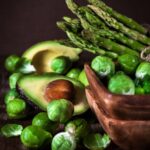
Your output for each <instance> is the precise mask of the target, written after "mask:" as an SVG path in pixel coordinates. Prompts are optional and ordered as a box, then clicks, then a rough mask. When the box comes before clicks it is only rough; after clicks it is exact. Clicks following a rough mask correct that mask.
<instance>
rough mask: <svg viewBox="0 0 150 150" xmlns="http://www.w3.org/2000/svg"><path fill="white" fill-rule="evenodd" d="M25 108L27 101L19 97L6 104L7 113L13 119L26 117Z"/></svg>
mask: <svg viewBox="0 0 150 150" xmlns="http://www.w3.org/2000/svg"><path fill="white" fill-rule="evenodd" d="M25 109H26V103H25V101H23V100H22V99H19V98H15V99H14V100H12V101H10V102H9V103H8V104H7V105H6V111H7V114H8V116H9V117H10V118H12V119H19V118H23V117H25V113H24V112H25Z"/></svg>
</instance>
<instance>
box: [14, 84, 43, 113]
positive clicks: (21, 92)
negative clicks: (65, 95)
mask: <svg viewBox="0 0 150 150" xmlns="http://www.w3.org/2000/svg"><path fill="white" fill-rule="evenodd" d="M16 90H17V92H18V94H19V97H20V98H21V99H23V100H25V101H26V102H27V104H28V107H30V110H31V109H32V108H34V111H35V112H36V113H38V112H41V111H42V109H40V108H39V107H38V106H37V105H35V104H34V103H33V102H32V101H31V100H30V99H29V98H28V97H27V96H26V95H25V94H24V92H23V91H22V90H21V89H20V88H19V86H18V85H16Z"/></svg>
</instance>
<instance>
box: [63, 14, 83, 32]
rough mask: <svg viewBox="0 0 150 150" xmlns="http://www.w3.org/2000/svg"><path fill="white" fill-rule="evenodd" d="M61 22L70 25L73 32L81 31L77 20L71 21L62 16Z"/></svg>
mask: <svg viewBox="0 0 150 150" xmlns="http://www.w3.org/2000/svg"><path fill="white" fill-rule="evenodd" d="M63 20H65V22H66V24H68V25H70V27H71V29H72V30H73V32H75V33H77V32H80V31H81V30H82V26H81V23H80V20H79V19H72V18H70V17H68V16H64V17H63Z"/></svg>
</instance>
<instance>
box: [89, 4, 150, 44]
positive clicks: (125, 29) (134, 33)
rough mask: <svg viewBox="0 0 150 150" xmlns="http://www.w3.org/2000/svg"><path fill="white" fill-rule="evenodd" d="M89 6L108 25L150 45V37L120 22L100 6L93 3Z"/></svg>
mask: <svg viewBox="0 0 150 150" xmlns="http://www.w3.org/2000/svg"><path fill="white" fill-rule="evenodd" d="M88 7H89V8H91V9H92V10H93V11H94V12H95V13H96V14H97V15H98V16H99V17H100V18H101V19H103V20H104V21H105V23H106V24H107V25H108V26H110V27H113V28H114V29H116V30H118V31H120V32H122V33H124V34H126V35H128V36H129V37H131V38H133V39H134V40H137V41H140V42H142V43H143V44H147V45H150V38H149V37H147V36H145V35H143V34H141V33H139V32H137V31H135V30H132V29H130V28H128V27H126V26H124V25H123V24H122V23H120V22H118V21H117V20H116V19H115V18H113V17H111V16H110V15H109V14H108V13H107V12H105V11H103V10H102V9H101V8H99V7H96V6H93V5H88Z"/></svg>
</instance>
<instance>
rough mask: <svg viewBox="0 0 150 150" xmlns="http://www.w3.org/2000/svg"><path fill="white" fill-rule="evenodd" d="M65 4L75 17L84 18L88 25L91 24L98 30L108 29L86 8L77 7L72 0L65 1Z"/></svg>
mask: <svg viewBox="0 0 150 150" xmlns="http://www.w3.org/2000/svg"><path fill="white" fill-rule="evenodd" d="M66 4H67V6H68V8H69V9H70V10H71V11H72V12H73V13H74V14H75V15H76V16H77V17H84V18H86V20H87V21H88V22H90V24H92V25H93V26H95V27H99V28H104V29H106V28H108V27H106V25H105V23H104V22H103V20H101V19H100V18H99V17H98V16H97V15H95V14H94V12H93V11H92V10H90V9H89V8H88V7H84V6H83V7H79V6H78V5H77V4H76V3H74V2H73V0H66Z"/></svg>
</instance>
